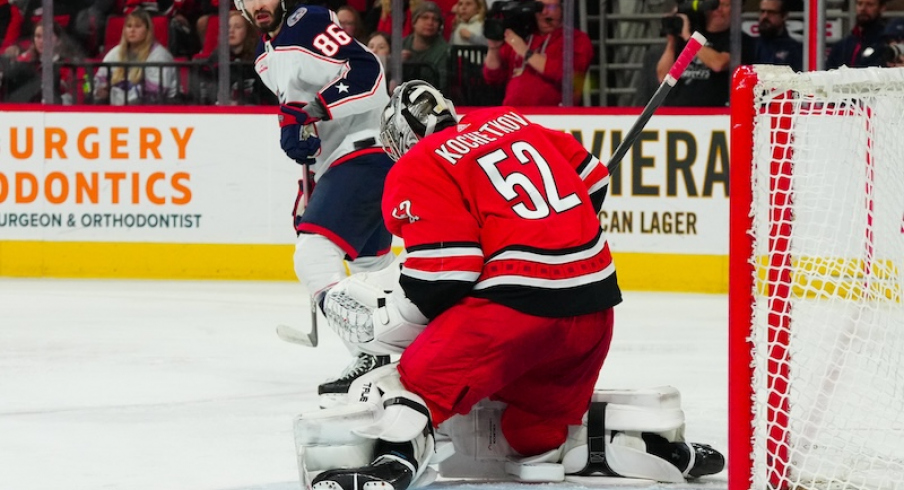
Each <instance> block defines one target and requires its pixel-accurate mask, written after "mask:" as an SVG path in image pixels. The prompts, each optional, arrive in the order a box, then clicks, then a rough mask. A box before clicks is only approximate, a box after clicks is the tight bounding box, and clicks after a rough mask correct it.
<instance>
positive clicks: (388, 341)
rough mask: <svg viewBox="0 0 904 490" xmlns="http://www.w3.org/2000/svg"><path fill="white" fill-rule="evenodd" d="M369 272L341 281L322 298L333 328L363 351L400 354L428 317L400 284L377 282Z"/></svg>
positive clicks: (425, 323)
mask: <svg viewBox="0 0 904 490" xmlns="http://www.w3.org/2000/svg"><path fill="white" fill-rule="evenodd" d="M370 276H371V275H370V274H368V273H363V274H355V275H353V276H351V277H348V278H346V279H343V280H342V281H339V283H338V284H336V285H335V286H334V287H333V288H331V289H330V290H329V291H328V292H327V294H326V297H325V298H324V301H323V312H324V314H325V316H326V319H327V323H328V324H329V326H330V328H332V329H333V330H335V331H336V333H337V334H338V335H339V337H340V338H342V339H343V340H345V341H347V342H351V343H353V344H355V345H356V346H357V347H358V348H359V349H361V350H362V351H363V352H367V353H369V354H375V355H385V354H401V353H402V351H404V350H405V348H406V347H408V344H410V343H411V341H412V340H414V338H415V337H417V335H418V334H419V333H420V332H421V331H422V330H423V329H424V327H425V326H426V325H427V317H425V316H424V315H423V313H421V311H420V310H419V309H418V307H417V306H415V305H414V303H412V302H411V300H409V299H408V298H407V297H406V296H405V293H404V292H402V288H401V287H399V286H398V284H394V285H390V287H392V288H393V289H392V290H389V289H385V288H386V286H387V285H386V284H382V285H381V284H378V283H377V282H378V281H375V280H373V279H374V278H371V277H370Z"/></svg>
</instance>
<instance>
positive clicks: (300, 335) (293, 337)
mask: <svg viewBox="0 0 904 490" xmlns="http://www.w3.org/2000/svg"><path fill="white" fill-rule="evenodd" d="M276 335H278V336H279V338H281V339H283V340H285V341H286V342H290V343H292V344H299V345H305V346H308V347H317V340H318V339H317V334H316V333H307V332H302V331H301V330H299V329H297V328H294V327H290V326H289V325H277V326H276Z"/></svg>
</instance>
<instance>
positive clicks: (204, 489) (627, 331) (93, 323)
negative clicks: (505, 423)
mask: <svg viewBox="0 0 904 490" xmlns="http://www.w3.org/2000/svg"><path fill="white" fill-rule="evenodd" d="M308 316H309V314H308V311H307V300H306V298H305V293H304V291H303V290H302V289H301V286H300V285H298V284H296V283H291V282H197V281H195V282H186V281H180V282H173V281H101V280H26V279H21V280H20V279H0V489H2V490H115V489H122V490H250V489H260V490H298V489H299V488H300V486H299V484H298V474H297V469H296V465H295V459H294V458H295V450H294V446H293V440H292V432H291V426H292V418H293V416H294V415H296V414H297V413H298V412H300V411H303V410H307V409H311V408H314V407H316V395H315V393H316V387H317V385H318V384H319V383H320V382H321V381H323V380H325V379H327V378H330V377H333V376H335V375H336V374H338V373H339V372H340V371H341V370H342V369H343V368H344V367H345V365H346V364H347V363H348V361H349V359H350V358H349V356H348V355H347V353H346V351H345V349H344V347H343V346H342V345H341V344H340V343H339V341H338V339H337V338H336V336H335V335H334V334H333V333H332V332H330V331H328V328H327V327H326V326H325V325H323V324H321V345H320V347H318V348H316V349H310V348H306V347H301V346H297V345H292V344H287V343H285V342H283V341H282V340H280V339H279V338H278V337H277V336H276V335H275V333H274V327H275V326H276V325H277V324H279V323H290V324H294V325H297V326H300V327H304V328H307V326H308V325H307V322H308V321H309V320H308ZM726 370H727V299H726V296H724V295H694V294H680V295H679V294H653V293H637V292H626V293H625V302H624V303H623V304H622V305H620V306H619V307H618V308H617V310H616V330H615V338H614V340H613V343H612V350H611V353H610V356H609V360H608V361H607V363H606V366H605V367H604V368H603V371H602V374H601V376H600V381H599V386H600V387H608V388H617V387H647V386H656V385H662V384H671V385H674V386H676V387H678V388H679V389H680V390H681V393H682V398H683V404H684V409H685V411H686V413H687V435H688V439H690V440H693V441H697V442H706V443H710V444H712V445H713V446H715V447H716V448H718V449H720V450H722V451H723V452H724V451H725V450H726V447H727V402H726V399H727V374H726ZM433 486H434V488H437V489H446V488H451V487H455V488H456V489H457V490H460V489H462V488H469V489H472V488H476V489H480V490H490V489H498V488H505V489H512V488H521V486H518V485H511V484H510V485H507V486H506V485H498V484H478V485H461V484H453V483H448V482H439V483H435V484H434V485H433ZM726 486H727V477H726V476H725V473H724V472H723V473H722V474H719V475H715V476H714V477H710V478H707V479H704V480H701V481H700V482H699V483H695V484H689V485H658V486H656V488H682V489H684V488H706V489H713V490H718V489H724V488H725V487H726ZM553 487H555V488H556V489H557V490H559V489H562V488H575V487H576V486H575V485H574V484H558V485H553ZM597 488H598V487H597Z"/></svg>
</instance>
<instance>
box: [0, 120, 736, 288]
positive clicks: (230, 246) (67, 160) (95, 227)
mask: <svg viewBox="0 0 904 490" xmlns="http://www.w3.org/2000/svg"><path fill="white" fill-rule="evenodd" d="M23 107H24V108H23ZM41 109H42V108H41V107H37V106H32V107H31V108H28V106H19V107H17V108H11V107H5V108H0V112H2V116H0V275H2V276H17V277H98V278H159V279H164V278H167V279H180V278H186V279H189V278H190V279H216V278H222V279H262V280H292V279H294V271H293V268H292V253H293V251H294V247H293V244H294V238H295V233H294V230H293V228H292V210H293V207H294V202H295V197H296V193H297V188H298V183H297V181H298V179H299V178H300V175H301V174H300V171H301V168H300V167H299V166H298V165H296V164H295V163H293V162H292V161H291V160H289V159H288V158H287V157H285V156H284V154H283V153H282V151H281V149H280V147H279V141H278V131H277V122H276V118H275V116H274V115H272V114H270V112H269V110H266V111H265V110H262V109H258V108H253V109H252V108H224V109H218V108H160V109H157V108H150V109H151V112H149V113H141V114H136V113H131V112H121V111H112V110H110V109H97V110H94V109H92V110H90V111H87V110H82V109H80V110H79V111H75V110H72V109H66V108H56V109H50V110H48V111H46V112H45V111H41ZM638 112H639V111H635V110H604V109H572V110H568V111H566V110H564V109H549V110H545V111H543V112H537V111H526V113H527V115H528V116H529V117H530V118H531V119H532V120H534V121H536V122H539V123H541V124H544V125H547V126H549V127H553V128H557V129H562V130H563V131H568V132H571V133H573V134H574V135H575V136H576V137H578V138H580V140H581V141H582V142H583V144H584V145H585V146H586V147H587V149H588V150H590V151H591V152H593V153H594V154H595V155H597V156H598V157H599V158H600V159H601V160H603V161H606V160H608V156H609V155H610V154H611V153H612V151H613V150H614V148H615V147H616V146H617V145H618V143H619V142H620V141H621V138H622V136H623V135H624V133H625V132H627V130H628V128H629V127H630V126H631V124H632V123H633V122H634V120H635V118H636V116H637V113H638ZM728 126H729V121H728V115H727V110H721V109H720V110H709V111H707V110H695V111H693V112H687V111H674V110H673V111H672V112H668V111H667V110H663V111H662V112H661V113H660V115H658V116H657V117H655V118H653V120H652V121H651V122H650V123H649V124H648V126H647V128H646V129H645V131H644V132H643V133H642V134H641V136H640V138H639V140H638V143H637V144H636V145H635V146H634V148H633V149H632V151H631V152H629V153H628V155H627V156H626V158H625V159H624V161H623V162H622V165H621V167H620V168H619V170H618V171H617V172H616V173H615V174H614V175H613V176H612V181H611V185H610V194H609V197H608V198H607V201H606V204H605V206H604V211H603V213H602V214H601V217H600V218H601V223H602V225H603V228H604V230H605V231H606V233H607V236H608V238H609V241H610V244H611V247H612V250H613V251H614V255H615V259H616V265H617V267H618V275H619V282H620V283H621V284H622V286H623V287H624V288H626V289H635V290H656V291H688V292H725V291H727V282H728V280H727V254H728V238H727V236H728V235H727V231H728V139H729V138H728ZM399 245H401V244H400V243H397V244H396V247H395V248H396V250H397V251H398V250H399V249H400V247H399Z"/></svg>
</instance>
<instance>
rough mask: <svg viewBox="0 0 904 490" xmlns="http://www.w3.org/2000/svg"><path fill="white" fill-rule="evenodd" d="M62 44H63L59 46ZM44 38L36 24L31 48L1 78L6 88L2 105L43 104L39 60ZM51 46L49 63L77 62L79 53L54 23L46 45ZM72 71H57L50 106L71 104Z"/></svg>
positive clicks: (42, 32)
mask: <svg viewBox="0 0 904 490" xmlns="http://www.w3.org/2000/svg"><path fill="white" fill-rule="evenodd" d="M64 40H66V41H67V42H63V41H64ZM45 41H46V36H44V26H43V25H42V24H37V25H35V27H34V34H33V37H32V44H31V46H30V47H29V48H28V49H27V50H25V51H23V52H22V53H21V54H20V55H19V56H18V57H17V58H16V61H15V63H13V64H12V65H11V66H10V68H9V70H7V71H6V73H5V74H4V83H5V84H6V98H5V99H4V100H5V101H6V102H18V103H25V102H35V103H39V102H42V100H43V97H42V95H43V91H42V83H41V82H42V69H41V57H42V56H43V54H44V46H45ZM49 42H51V43H53V46H54V48H53V61H55V62H61V61H70V62H77V61H79V60H81V58H82V53H81V52H80V51H79V50H78V45H77V44H76V43H74V42H72V40H71V39H68V37H67V36H66V35H65V33H64V32H63V29H62V28H61V27H60V25H59V24H57V23H56V22H54V23H53V32H52V34H51V36H50V41H49ZM73 74H74V70H73V69H72V67H57V68H56V69H55V73H54V76H53V79H54V100H53V101H52V103H54V104H63V105H71V104H72V103H73V102H74V97H73V95H74V92H75V90H76V85H77V84H76V81H75V79H74V76H73Z"/></svg>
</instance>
